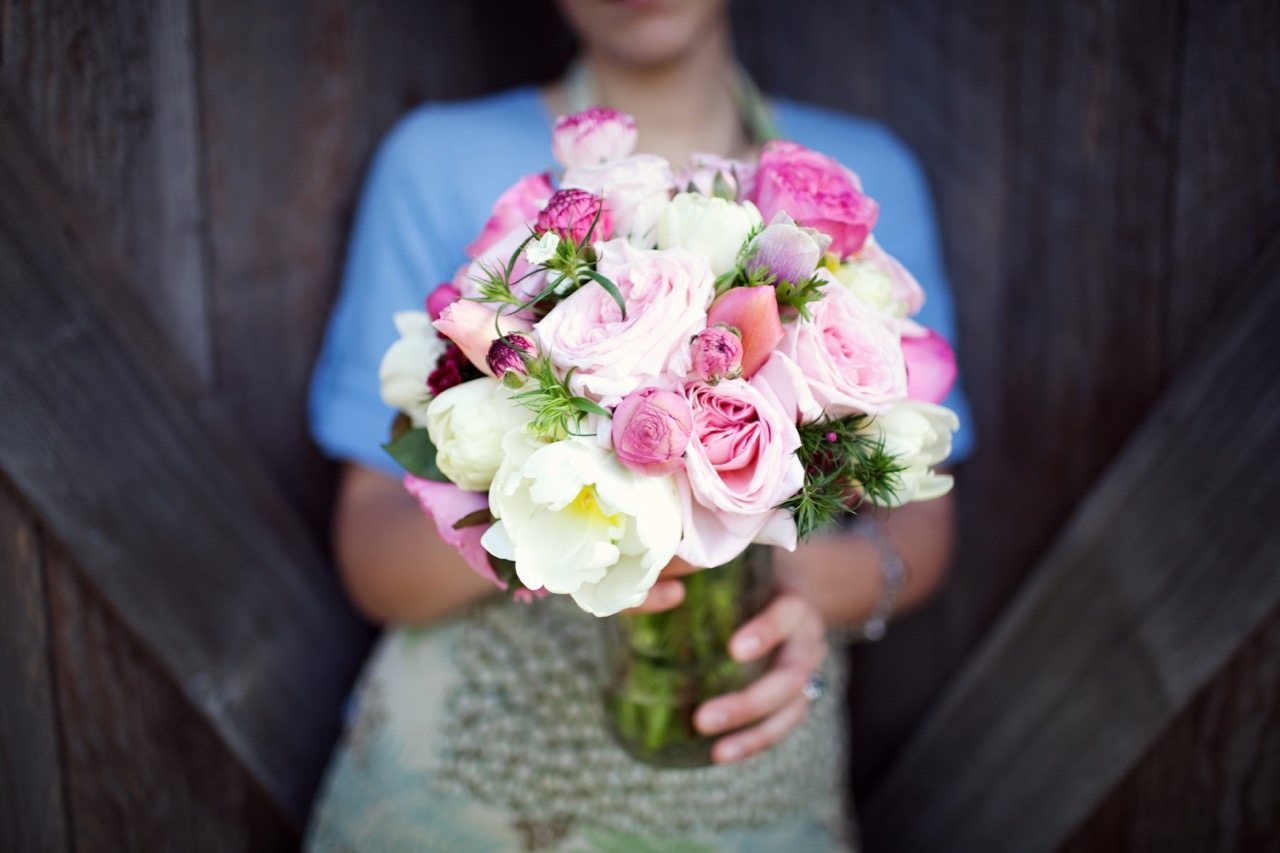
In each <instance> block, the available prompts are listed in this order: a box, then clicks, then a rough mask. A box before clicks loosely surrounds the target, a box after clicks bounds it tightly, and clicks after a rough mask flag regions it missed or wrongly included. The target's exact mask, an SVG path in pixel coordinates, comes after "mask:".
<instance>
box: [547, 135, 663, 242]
mask: <svg viewBox="0 0 1280 853" xmlns="http://www.w3.org/2000/svg"><path fill="white" fill-rule="evenodd" d="M675 185H676V184H675V176H674V175H673V174H672V171H671V164H670V163H668V162H667V161H666V160H664V159H663V158H661V157H659V156H658V155H656V154H632V155H631V156H630V157H623V158H621V159H619V160H613V161H610V162H608V163H602V164H600V165H596V166H575V167H574V168H571V169H568V170H567V171H565V173H564V178H563V179H562V180H561V181H560V187H561V188H562V189H572V188H577V189H583V190H587V191H588V192H592V193H595V194H596V195H599V196H601V197H602V198H603V199H604V201H605V204H607V205H609V212H610V213H612V214H613V236H615V237H626V238H627V239H628V240H630V241H631V245H633V246H635V247H636V248H638V249H652V248H653V246H654V244H655V242H656V241H657V238H658V220H659V219H661V218H662V212H663V210H665V209H666V207H667V205H668V204H669V203H670V202H671V192H672V190H674V189H675Z"/></svg>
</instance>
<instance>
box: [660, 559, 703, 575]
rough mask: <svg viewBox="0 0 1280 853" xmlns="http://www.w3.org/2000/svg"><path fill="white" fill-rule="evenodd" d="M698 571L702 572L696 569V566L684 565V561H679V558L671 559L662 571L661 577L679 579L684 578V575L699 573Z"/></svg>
mask: <svg viewBox="0 0 1280 853" xmlns="http://www.w3.org/2000/svg"><path fill="white" fill-rule="evenodd" d="M700 571H702V569H700V568H698V567H697V566H695V565H692V564H690V563H686V562H685V561H684V560H682V559H680V558H679V557H672V558H671V562H670V563H667V566H666V568H664V569H663V570H662V577H664V578H679V577H684V576H685V575H691V574H693V573H694V572H700Z"/></svg>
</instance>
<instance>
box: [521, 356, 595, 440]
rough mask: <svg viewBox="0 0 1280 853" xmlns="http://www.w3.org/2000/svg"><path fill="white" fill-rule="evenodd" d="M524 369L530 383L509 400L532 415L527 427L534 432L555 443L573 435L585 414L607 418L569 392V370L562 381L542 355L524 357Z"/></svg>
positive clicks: (586, 400) (584, 398)
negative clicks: (527, 370)
mask: <svg viewBox="0 0 1280 853" xmlns="http://www.w3.org/2000/svg"><path fill="white" fill-rule="evenodd" d="M525 366H526V367H527V368H528V369H529V381H528V382H527V383H526V385H525V386H524V388H523V390H521V391H519V392H517V393H515V394H512V395H511V399H513V400H515V401H516V402H517V403H519V404H520V405H522V406H524V407H525V408H526V409H528V410H530V411H531V412H533V420H532V421H531V422H530V424H529V426H530V428H531V429H532V430H533V431H534V432H536V433H538V434H539V435H542V436H545V437H546V438H549V439H551V440H553V441H558V440H559V439H562V438H564V437H565V436H566V435H576V434H577V433H575V432H574V430H575V429H576V428H577V426H578V425H579V424H580V423H581V422H582V419H583V418H584V417H585V416H586V415H588V414H596V415H603V416H604V417H609V410H608V409H606V408H604V407H603V406H601V405H600V404H598V403H596V402H595V401H593V400H589V399H587V398H586V397H580V396H578V395H576V394H574V393H573V392H572V391H570V390H569V378H570V377H571V376H572V375H573V371H572V370H570V371H569V372H568V373H567V374H566V375H565V377H564V379H561V378H560V377H559V376H557V375H556V371H555V368H554V367H553V366H552V364H551V359H549V358H547V357H546V356H545V355H538V356H530V357H526V359H525Z"/></svg>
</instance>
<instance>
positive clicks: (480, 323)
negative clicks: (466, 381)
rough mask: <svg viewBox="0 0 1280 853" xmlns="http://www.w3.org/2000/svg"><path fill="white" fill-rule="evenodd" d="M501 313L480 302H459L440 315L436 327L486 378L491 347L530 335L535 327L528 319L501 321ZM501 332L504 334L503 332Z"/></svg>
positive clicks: (462, 300) (489, 372) (508, 316)
mask: <svg viewBox="0 0 1280 853" xmlns="http://www.w3.org/2000/svg"><path fill="white" fill-rule="evenodd" d="M497 317H498V312H497V311H495V310H494V309H492V308H490V307H489V306H488V305H485V304H483V303H480V302H472V301H471V300H469V299H459V300H458V301H457V302H454V303H452V304H450V305H447V306H446V307H445V309H444V310H443V311H442V312H441V313H440V319H438V320H436V321H435V322H434V323H433V324H432V325H433V326H435V327H436V330H437V331H439V332H440V333H441V334H443V335H444V336H445V337H447V338H448V339H449V340H451V341H453V342H454V343H455V344H457V345H458V349H460V350H462V352H463V353H464V354H465V355H466V357H467V360H468V361H470V362H471V363H472V364H473V365H475V366H476V368H477V369H478V370H480V371H481V372H482V373H484V374H485V375H486V376H492V375H493V373H492V372H491V371H490V369H489V347H490V346H492V345H493V342H494V341H495V340H497V339H498V338H499V337H500V335H503V334H510V333H511V332H527V331H529V330H530V329H532V328H533V324H531V323H530V322H529V321H528V320H524V319H521V318H519V317H512V316H510V315H504V316H503V317H502V319H501V320H500V321H497V322H495V321H496V320H497ZM499 329H501V331H499Z"/></svg>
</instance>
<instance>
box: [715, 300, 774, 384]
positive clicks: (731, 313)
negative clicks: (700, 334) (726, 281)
mask: <svg viewBox="0 0 1280 853" xmlns="http://www.w3.org/2000/svg"><path fill="white" fill-rule="evenodd" d="M707 323H709V324H711V325H715V324H717V323H723V324H724V325H726V326H732V327H733V328H735V329H737V330H738V332H739V333H740V334H741V335H742V376H743V378H745V379H750V378H751V377H752V376H753V375H755V372H756V371H757V370H759V369H760V365H762V364H764V363H765V361H767V360H768V358H769V354H770V353H772V352H773V350H774V348H776V347H777V346H778V342H779V341H781V340H782V320H781V319H780V318H779V317H778V300H777V298H776V297H775V295H774V292H773V288H772V287H768V286H761V287H735V288H733V289H732V290H729V291H728V292H726V293H725V294H724V295H723V296H721V297H720V298H719V299H717V300H716V301H715V303H714V304H713V305H712V306H711V310H710V311H708V312H707Z"/></svg>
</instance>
